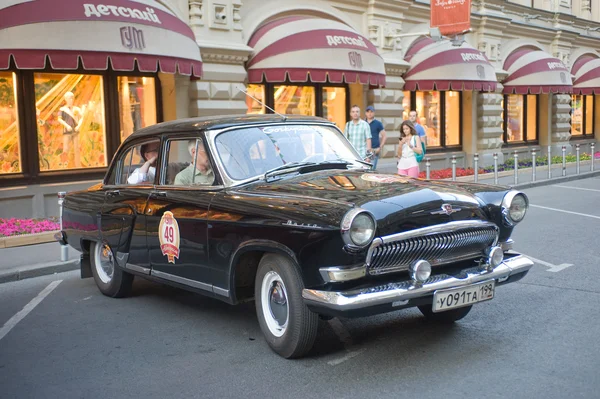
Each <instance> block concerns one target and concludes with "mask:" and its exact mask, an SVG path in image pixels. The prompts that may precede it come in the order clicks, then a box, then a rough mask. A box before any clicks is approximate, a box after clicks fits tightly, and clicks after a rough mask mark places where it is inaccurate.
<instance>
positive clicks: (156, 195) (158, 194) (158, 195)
mask: <svg viewBox="0 0 600 399" xmlns="http://www.w3.org/2000/svg"><path fill="white" fill-rule="evenodd" d="M152 195H153V196H155V197H166V196H167V192H166V191H155V192H153V193H152Z"/></svg>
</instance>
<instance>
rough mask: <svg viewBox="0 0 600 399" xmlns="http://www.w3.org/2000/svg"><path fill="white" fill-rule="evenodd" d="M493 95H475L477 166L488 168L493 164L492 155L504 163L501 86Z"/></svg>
mask: <svg viewBox="0 0 600 399" xmlns="http://www.w3.org/2000/svg"><path fill="white" fill-rule="evenodd" d="M498 86H499V87H498V89H497V91H496V92H495V93H483V92H482V93H478V95H477V129H476V130H477V152H478V153H479V165H480V166H489V165H492V164H493V163H494V153H497V154H498V162H500V163H502V162H504V156H503V155H502V152H501V151H500V150H501V148H502V111H503V110H502V99H503V95H502V85H500V84H499V85H498Z"/></svg>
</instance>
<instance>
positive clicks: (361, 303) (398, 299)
mask: <svg viewBox="0 0 600 399" xmlns="http://www.w3.org/2000/svg"><path fill="white" fill-rule="evenodd" d="M532 266H533V262H532V261H531V260H529V258H527V257H525V256H523V255H517V256H514V257H511V258H506V259H505V260H504V262H502V263H501V264H500V265H498V266H497V267H496V268H494V269H492V270H488V269H485V268H483V267H473V268H470V269H465V270H463V271H461V273H459V274H458V275H453V276H451V275H447V274H440V275H435V276H431V277H430V278H429V280H427V281H426V282H425V283H423V284H417V283H415V282H414V281H412V280H406V281H399V282H391V283H387V284H385V285H379V286H373V287H367V288H362V289H357V290H350V291H319V290H310V289H304V290H303V291H302V297H303V298H304V302H305V303H306V304H307V305H308V306H309V307H312V308H316V309H319V308H322V309H331V310H334V311H342V312H343V311H350V310H357V309H365V308H369V307H372V306H378V305H386V304H392V305H393V306H403V305H406V304H407V303H408V301H409V300H413V299H417V298H423V297H427V296H430V295H433V293H434V291H436V290H442V289H446V288H458V287H464V286H467V285H471V284H475V283H479V282H482V281H487V280H492V279H494V280H496V282H497V283H502V282H504V281H506V280H508V279H509V278H510V277H511V276H516V275H522V274H524V273H526V272H528V271H529V269H531V267H532Z"/></svg>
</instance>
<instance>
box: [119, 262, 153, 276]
mask: <svg viewBox="0 0 600 399" xmlns="http://www.w3.org/2000/svg"><path fill="white" fill-rule="evenodd" d="M125 269H129V270H134V271H136V272H138V273H143V274H147V275H150V269H149V268H147V267H142V266H138V265H134V264H132V263H125Z"/></svg>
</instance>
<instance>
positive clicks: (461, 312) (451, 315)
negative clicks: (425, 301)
mask: <svg viewBox="0 0 600 399" xmlns="http://www.w3.org/2000/svg"><path fill="white" fill-rule="evenodd" d="M472 307H473V305H471V306H465V307H462V308H458V309H452V310H446V311H445V312H439V313H434V312H433V310H431V305H423V306H419V310H420V311H421V313H423V316H425V318H427V319H428V320H431V321H435V322H438V323H454V322H455V321H458V320H460V319H462V318H463V317H465V316H466V315H467V314H469V312H470V311H471V308H472Z"/></svg>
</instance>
